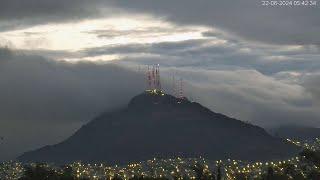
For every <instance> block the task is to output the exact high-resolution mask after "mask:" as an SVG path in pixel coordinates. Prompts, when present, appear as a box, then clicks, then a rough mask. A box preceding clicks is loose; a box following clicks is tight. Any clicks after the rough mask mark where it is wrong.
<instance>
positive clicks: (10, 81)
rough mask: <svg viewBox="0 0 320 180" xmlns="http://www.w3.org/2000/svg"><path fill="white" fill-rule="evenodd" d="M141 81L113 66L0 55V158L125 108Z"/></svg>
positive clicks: (4, 52) (61, 136)
mask: <svg viewBox="0 0 320 180" xmlns="http://www.w3.org/2000/svg"><path fill="white" fill-rule="evenodd" d="M143 78H144V77H143V76H142V75H140V74H138V73H136V72H133V71H130V70H127V69H125V68H121V67H119V66H117V65H113V64H99V65H98V64H93V63H78V64H69V63H64V62H56V61H52V60H48V59H45V58H43V57H40V56H31V55H28V56H27V55H23V54H21V53H19V52H12V51H9V50H6V49H1V50H0V87H1V89H0V102H1V103H0V114H1V115H0V136H3V137H4V141H3V142H2V143H1V144H0V147H1V155H0V159H2V158H6V159H10V158H14V156H15V155H16V153H21V152H23V151H25V150H28V149H30V148H31V149H33V148H35V146H42V145H44V144H48V143H49V144H51V143H56V142H58V141H59V140H62V139H64V138H66V137H67V136H69V135H71V133H72V132H73V131H74V130H76V129H77V128H79V126H81V125H82V124H83V123H85V122H87V121H89V120H90V119H91V118H93V117H94V116H96V115H97V114H99V113H101V112H103V111H106V110H112V109H114V108H118V107H120V106H123V105H125V104H126V103H127V102H128V100H129V99H130V98H131V97H132V96H134V95H135V94H137V93H139V92H141V91H142V90H143V89H144V79H143Z"/></svg>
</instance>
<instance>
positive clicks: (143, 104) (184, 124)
mask: <svg viewBox="0 0 320 180" xmlns="http://www.w3.org/2000/svg"><path fill="white" fill-rule="evenodd" d="M296 153H297V148H296V147H294V146H292V145H290V144H287V143H285V142H284V141H282V140H281V139H279V138H275V137H272V136H271V135H269V134H268V133H267V132H266V131H265V130H264V129H262V128H260V127H257V126H253V125H250V124H247V123H244V122H242V121H239V120H236V119H232V118H229V117H227V116H225V115H222V114H218V113H215V112H212V111H210V110H209V109H207V108H205V107H203V106H201V105H200V104H198V103H195V102H190V101H188V100H186V99H185V100H179V99H177V98H175V97H173V96H171V95H166V94H161V93H158V94H151V93H149V92H145V93H142V94H140V95H138V96H136V97H134V98H133V99H132V100H131V101H130V103H129V104H128V106H127V107H125V108H123V109H121V110H118V111H114V112H107V113H104V114H101V115H100V116H98V117H97V118H95V119H94V120H92V121H91V122H89V123H88V124H87V125H84V126H83V127H81V128H80V129H79V130H78V131H77V132H76V133H75V134H74V135H73V136H71V137H70V138H68V139H67V140H65V141H63V142H61V143H59V144H56V145H52V146H46V147H43V148H41V149H38V150H35V151H32V152H27V153H24V154H23V155H22V156H20V157H19V158H18V159H19V160H21V161H23V162H35V161H36V162H54V163H58V164H63V163H71V162H74V161H79V160H81V161H83V162H105V163H108V164H116V163H117V164H124V163H128V162H137V161H144V160H148V159H152V158H153V157H158V158H171V157H178V156H179V157H199V156H202V157H206V158H208V159H227V158H231V159H243V160H270V159H279V158H286V157H288V156H292V155H294V154H296Z"/></svg>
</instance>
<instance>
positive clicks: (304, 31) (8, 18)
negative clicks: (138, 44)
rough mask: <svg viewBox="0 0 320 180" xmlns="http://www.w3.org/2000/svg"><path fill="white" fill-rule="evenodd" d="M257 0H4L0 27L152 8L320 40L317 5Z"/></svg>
mask: <svg viewBox="0 0 320 180" xmlns="http://www.w3.org/2000/svg"><path fill="white" fill-rule="evenodd" d="M261 4H262V3H261V1H256V0H244V1H233V0H225V1H219V0H200V1H194V0H184V1H183V2H182V1H181V0H162V1H149V0H137V1H135V2H134V3H132V2H131V1H128V0H116V1H115V0H108V1H102V0H93V1H85V0H70V1H63V0H57V1H50V0H26V1H19V0H4V1H1V7H0V20H1V23H0V29H2V30H5V29H6V30H8V29H11V28H17V27H20V26H23V25H30V24H39V23H42V24H43V23H50V22H61V21H70V20H80V19H86V18H93V17H105V16H111V15H115V14H119V12H121V13H122V15H123V14H124V12H130V13H151V14H154V15H155V16H160V17H162V18H166V19H168V20H170V21H173V22H176V23H178V24H179V23H180V24H195V25H207V26H213V27H217V28H219V29H221V30H223V31H226V32H230V33H231V34H235V35H236V36H240V37H244V38H246V39H249V40H254V41H262V42H267V43H271V44H301V45H309V44H315V45H319V44H320V39H319V37H318V32H319V30H320V24H319V21H318V17H319V16H320V11H319V7H320V6H319V5H317V6H313V7H302V6H299V7H264V6H262V5H261ZM204 35H206V36H210V35H212V33H209V32H208V33H205V34H204Z"/></svg>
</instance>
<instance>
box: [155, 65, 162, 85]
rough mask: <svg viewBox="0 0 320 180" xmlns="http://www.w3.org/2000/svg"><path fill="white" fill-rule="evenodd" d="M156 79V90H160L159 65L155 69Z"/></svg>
mask: <svg viewBox="0 0 320 180" xmlns="http://www.w3.org/2000/svg"><path fill="white" fill-rule="evenodd" d="M156 78H157V89H159V90H161V81H160V65H159V64H158V66H157V69H156Z"/></svg>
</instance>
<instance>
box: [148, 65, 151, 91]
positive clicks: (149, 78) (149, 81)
mask: <svg viewBox="0 0 320 180" xmlns="http://www.w3.org/2000/svg"><path fill="white" fill-rule="evenodd" d="M147 81H148V89H149V90H150V89H151V73H150V67H149V66H148V70H147Z"/></svg>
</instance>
